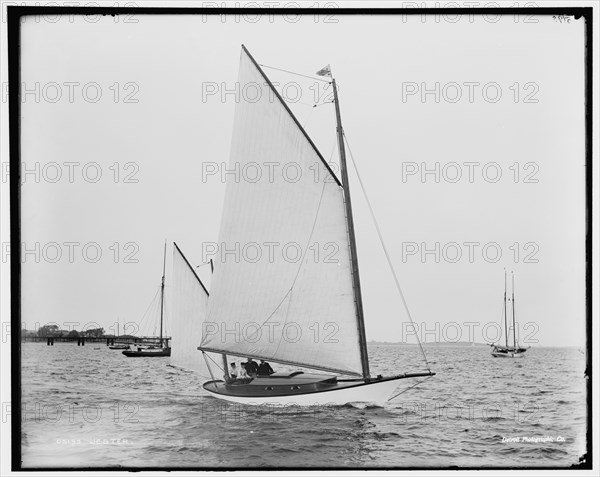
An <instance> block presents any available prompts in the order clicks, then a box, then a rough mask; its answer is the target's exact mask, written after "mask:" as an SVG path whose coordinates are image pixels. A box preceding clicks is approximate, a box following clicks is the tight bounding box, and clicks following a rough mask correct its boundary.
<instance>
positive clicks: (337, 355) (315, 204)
mask: <svg viewBox="0 0 600 477" xmlns="http://www.w3.org/2000/svg"><path fill="white" fill-rule="evenodd" d="M239 91H240V92H241V94H240V96H239V98H237V99H238V101H237V103H236V108H235V121H234V127H233V140H232V145H231V156H230V163H229V165H228V171H234V172H233V173H228V174H227V177H226V178H227V186H226V194H225V203H224V210H223V216H222V223H221V230H220V236H219V243H218V246H219V252H218V253H217V254H216V256H215V273H214V276H213V279H212V283H211V294H210V299H209V300H208V316H207V318H206V320H205V323H204V327H203V332H202V337H203V339H202V346H201V347H202V349H203V350H206V351H213V352H222V353H227V354H231V355H236V356H251V357H258V358H265V359H267V360H272V361H275V362H282V363H289V364H296V365H300V366H305V367H309V368H315V369H322V370H330V371H335V372H340V373H344V374H351V375H361V372H362V367H361V360H360V346H359V332H358V327H357V312H356V305H355V296H354V289H353V282H352V269H351V263H350V251H349V239H348V231H347V224H346V217H345V208H344V194H343V189H342V187H341V186H340V184H339V182H338V180H337V178H336V177H335V176H334V175H333V174H332V173H331V171H330V169H329V167H328V166H327V165H326V163H325V161H324V160H323V158H322V156H321V155H320V154H319V153H318V151H317V150H316V147H315V146H314V145H313V143H312V142H311V141H310V139H309V138H308V136H307V135H306V133H305V132H304V130H303V129H302V128H301V127H300V126H299V124H298V122H297V121H296V120H295V118H294V117H293V115H292V113H291V112H290V110H289V109H288V108H287V107H286V106H285V104H284V103H283V101H282V100H281V98H280V97H279V95H277V94H276V92H275V90H274V88H273V87H272V86H271V84H270V82H269V81H268V79H267V78H266V76H264V74H263V73H262V71H261V70H260V69H259V67H258V65H257V64H256V63H255V62H254V60H253V59H252V58H251V57H250V56H249V54H248V53H247V51H246V50H245V49H242V54H241V60H240V72H239ZM173 348H175V342H174V344H173Z"/></svg>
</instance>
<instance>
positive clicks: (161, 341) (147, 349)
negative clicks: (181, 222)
mask: <svg viewBox="0 0 600 477" xmlns="http://www.w3.org/2000/svg"><path fill="white" fill-rule="evenodd" d="M166 264H167V243H166V242H165V248H164V254H163V274H162V280H161V284H160V335H159V338H158V346H156V345H154V344H152V345H136V344H133V345H132V346H133V347H135V348H137V349H128V350H125V351H123V354H124V355H125V356H127V357H128V358H143V357H145V358H160V357H164V356H171V348H170V346H169V343H168V339H166V338H163V317H164V308H165V271H166Z"/></svg>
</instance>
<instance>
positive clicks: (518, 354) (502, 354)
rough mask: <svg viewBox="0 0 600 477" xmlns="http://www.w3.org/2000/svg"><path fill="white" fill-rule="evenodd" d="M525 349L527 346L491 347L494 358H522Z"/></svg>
mask: <svg viewBox="0 0 600 477" xmlns="http://www.w3.org/2000/svg"><path fill="white" fill-rule="evenodd" d="M525 351H527V348H518V347H517V348H511V347H508V348H507V347H504V346H494V347H493V348H492V356H493V357H494V358H523V357H525Z"/></svg>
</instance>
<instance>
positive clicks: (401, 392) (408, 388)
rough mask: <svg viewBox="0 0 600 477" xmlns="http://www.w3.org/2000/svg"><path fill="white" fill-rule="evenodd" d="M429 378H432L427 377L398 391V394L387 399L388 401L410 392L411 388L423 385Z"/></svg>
mask: <svg viewBox="0 0 600 477" xmlns="http://www.w3.org/2000/svg"><path fill="white" fill-rule="evenodd" d="M431 377H432V376H427V377H426V378H425V379H422V380H421V381H419V382H418V383H415V384H413V385H412V386H409V387H407V388H406V389H404V390H402V391H400V392H399V393H398V394H394V395H393V396H392V397H391V398H389V399H388V401H391V400H392V399H395V398H397V397H398V396H400V394H404V393H405V392H406V391H410V390H411V389H412V388H416V387H417V386H418V385H419V384H423V383H424V382H425V381H427V380H428V379H429V378H431Z"/></svg>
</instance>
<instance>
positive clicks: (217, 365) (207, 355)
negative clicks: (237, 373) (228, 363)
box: [202, 352, 225, 372]
mask: <svg viewBox="0 0 600 477" xmlns="http://www.w3.org/2000/svg"><path fill="white" fill-rule="evenodd" d="M202 354H203V355H204V356H205V357H207V358H208V359H210V360H211V361H212V362H213V363H215V366H216V367H217V368H219V369H220V370H221V371H223V372H225V371H224V370H223V368H222V367H221V366H219V364H218V363H217V362H216V361H215V360H214V359H212V357H211V356H210V355H209V354H206V353H204V352H202Z"/></svg>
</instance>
